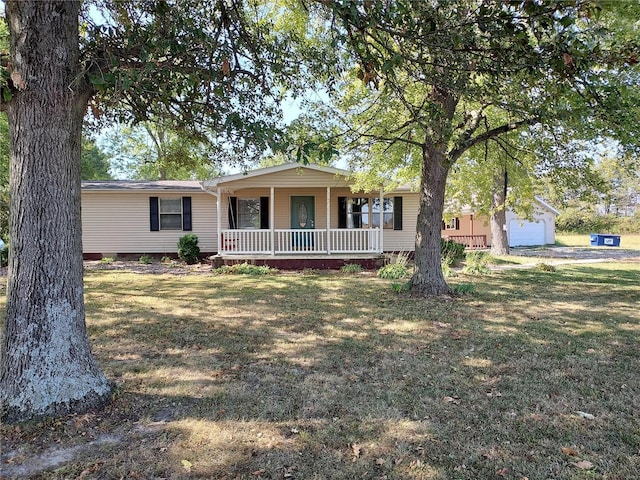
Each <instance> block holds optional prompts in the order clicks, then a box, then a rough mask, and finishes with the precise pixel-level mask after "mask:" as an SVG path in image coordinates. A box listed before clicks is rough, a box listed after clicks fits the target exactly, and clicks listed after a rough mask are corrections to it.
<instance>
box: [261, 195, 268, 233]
mask: <svg viewBox="0 0 640 480" xmlns="http://www.w3.org/2000/svg"><path fill="white" fill-rule="evenodd" d="M260 228H263V229H266V228H269V197H260Z"/></svg>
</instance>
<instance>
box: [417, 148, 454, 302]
mask: <svg viewBox="0 0 640 480" xmlns="http://www.w3.org/2000/svg"><path fill="white" fill-rule="evenodd" d="M447 165H448V164H447V162H446V157H445V155H444V153H443V152H441V151H440V150H438V148H437V146H435V145H427V144H425V145H424V146H423V149H422V174H421V179H420V200H419V201H420V205H419V209H418V222H417V227H416V251H415V263H416V270H415V272H414V274H413V277H412V279H411V291H412V293H414V294H417V295H424V296H435V295H449V294H451V289H450V288H449V285H447V282H446V281H445V279H444V275H443V274H442V264H441V259H440V232H441V226H442V212H443V210H444V192H445V187H446V184H447V175H448V173H449V168H448V167H447Z"/></svg>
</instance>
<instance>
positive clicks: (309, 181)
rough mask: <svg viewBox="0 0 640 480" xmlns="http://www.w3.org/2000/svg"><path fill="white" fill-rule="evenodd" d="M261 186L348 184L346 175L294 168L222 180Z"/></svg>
mask: <svg viewBox="0 0 640 480" xmlns="http://www.w3.org/2000/svg"><path fill="white" fill-rule="evenodd" d="M236 185H237V187H238V188H260V187H265V186H267V187H270V186H274V187H292V188H309V187H326V186H330V187H339V186H346V185H347V183H346V181H345V177H343V176H342V175H335V174H333V173H327V172H320V171H317V170H312V169H303V168H292V169H290V170H284V171H280V172H273V173H267V174H264V175H256V176H253V177H252V176H249V177H245V178H240V179H238V180H234V181H230V182H221V183H220V184H219V186H220V187H224V188H231V187H232V186H236Z"/></svg>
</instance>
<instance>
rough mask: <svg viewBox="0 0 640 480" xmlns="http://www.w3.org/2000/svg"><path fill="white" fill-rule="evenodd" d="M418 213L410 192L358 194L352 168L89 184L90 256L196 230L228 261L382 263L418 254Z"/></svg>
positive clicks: (86, 230)
mask: <svg viewBox="0 0 640 480" xmlns="http://www.w3.org/2000/svg"><path fill="white" fill-rule="evenodd" d="M417 212H418V194H417V193H416V192H413V191H411V189H410V188H409V187H408V186H407V187H401V188H398V189H396V190H393V191H390V192H385V191H384V190H383V189H382V188H381V189H380V190H378V191H374V192H355V193H354V192H352V191H351V181H350V173H349V172H347V171H344V170H339V169H336V168H332V167H325V166H318V165H305V166H302V165H299V164H296V163H291V164H284V165H277V166H273V167H267V168H261V169H256V170H252V171H249V172H246V173H238V174H234V175H227V176H222V177H219V178H215V179H213V180H208V181H204V182H196V181H150V182H146V181H87V182H83V184H82V228H83V252H84V256H85V258H87V259H99V258H102V257H116V256H129V257H134V256H140V255H142V254H151V255H175V254H176V252H177V243H178V240H179V239H180V237H182V236H183V235H185V234H186V233H194V234H196V235H197V236H198V239H199V245H200V250H201V252H202V253H203V255H212V256H215V258H216V260H217V261H220V262H221V263H223V262H233V261H246V260H251V261H253V262H256V263H268V264H270V265H273V266H277V267H281V268H282V267H290V268H300V267H314V268H327V267H338V266H340V265H342V264H345V263H350V262H359V263H361V264H363V265H365V266H375V265H376V264H379V263H381V261H383V259H384V256H383V255H384V253H385V252H400V251H402V252H412V251H413V250H414V245H415V231H416V220H417ZM470 219H471V225H470V226H469V227H467V224H466V223H465V220H466V218H465V215H463V216H462V218H461V219H458V220H457V221H454V223H453V226H454V229H450V228H448V227H450V226H451V225H445V228H444V230H443V236H447V235H450V234H454V233H455V234H456V236H458V235H457V234H459V236H465V237H469V238H470V239H471V241H473V238H475V236H477V233H474V228H475V229H476V231H477V229H479V228H481V226H480V224H481V222H478V221H477V220H474V219H473V216H472V215H471V216H470ZM474 222H475V224H476V226H474ZM483 232H484V230H483ZM483 234H484V235H485V239H486V238H490V236H489V237H486V233H481V234H480V235H483ZM485 245H486V240H485Z"/></svg>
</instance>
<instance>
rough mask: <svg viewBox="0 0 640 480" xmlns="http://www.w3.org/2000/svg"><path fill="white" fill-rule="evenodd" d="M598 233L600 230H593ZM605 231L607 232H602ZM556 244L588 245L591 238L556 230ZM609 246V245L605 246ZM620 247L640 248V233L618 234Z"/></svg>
mask: <svg viewBox="0 0 640 480" xmlns="http://www.w3.org/2000/svg"><path fill="white" fill-rule="evenodd" d="M594 233H600V232H594ZM603 233H607V232H603ZM556 245H560V246H563V247H589V246H590V245H591V238H590V236H589V234H586V233H585V234H577V233H558V232H556ZM603 248H604V247H603ZM607 248H611V247H607ZM620 248H628V249H631V250H640V233H623V234H620Z"/></svg>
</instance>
